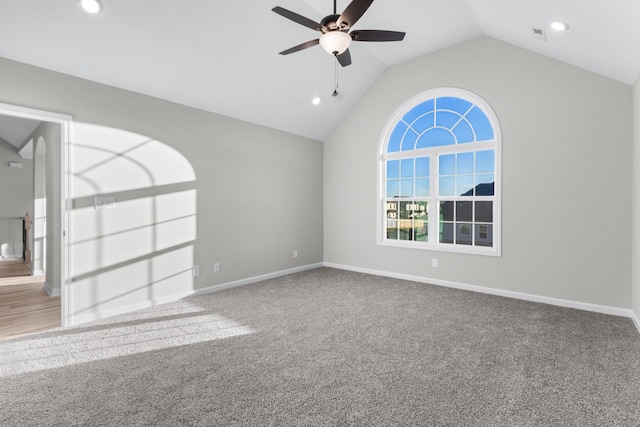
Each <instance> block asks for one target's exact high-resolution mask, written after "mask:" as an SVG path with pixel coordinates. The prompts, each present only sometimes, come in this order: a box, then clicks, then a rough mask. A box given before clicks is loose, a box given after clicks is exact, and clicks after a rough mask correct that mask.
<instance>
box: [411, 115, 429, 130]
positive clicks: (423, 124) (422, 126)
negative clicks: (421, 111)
mask: <svg viewBox="0 0 640 427" xmlns="http://www.w3.org/2000/svg"><path fill="white" fill-rule="evenodd" d="M433 126H434V115H433V113H429V114H427V115H425V116H423V117H420V118H419V119H418V120H416V121H415V122H413V123H411V127H412V128H413V129H415V131H416V132H417V133H419V134H420V133H422V132H424V131H425V130H427V129H431V128H432V127H433Z"/></svg>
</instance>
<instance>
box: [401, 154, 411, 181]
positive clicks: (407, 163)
mask: <svg viewBox="0 0 640 427" xmlns="http://www.w3.org/2000/svg"><path fill="white" fill-rule="evenodd" d="M400 175H401V176H402V178H413V159H404V160H402V163H401V164H400Z"/></svg>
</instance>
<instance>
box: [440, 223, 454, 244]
mask: <svg viewBox="0 0 640 427" xmlns="http://www.w3.org/2000/svg"><path fill="white" fill-rule="evenodd" d="M440 243H453V223H451V222H443V223H441V224H440Z"/></svg>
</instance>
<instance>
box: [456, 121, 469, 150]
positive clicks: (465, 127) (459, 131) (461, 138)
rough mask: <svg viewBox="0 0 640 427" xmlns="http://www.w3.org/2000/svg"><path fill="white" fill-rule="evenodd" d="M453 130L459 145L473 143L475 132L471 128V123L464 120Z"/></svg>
mask: <svg viewBox="0 0 640 427" xmlns="http://www.w3.org/2000/svg"><path fill="white" fill-rule="evenodd" d="M452 130H453V134H454V135H455V136H456V139H457V140H458V144H466V143H467V142H473V131H472V130H471V126H469V123H468V122H467V121H466V120H462V121H461V122H460V123H458V124H457V125H456V127H455V128H453V129H452Z"/></svg>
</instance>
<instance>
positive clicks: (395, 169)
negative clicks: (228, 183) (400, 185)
mask: <svg viewBox="0 0 640 427" xmlns="http://www.w3.org/2000/svg"><path fill="white" fill-rule="evenodd" d="M387 178H400V162H399V161H398V160H387Z"/></svg>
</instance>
